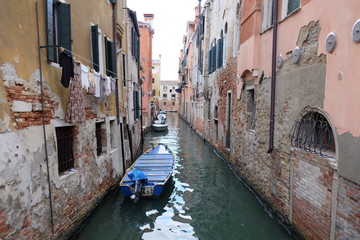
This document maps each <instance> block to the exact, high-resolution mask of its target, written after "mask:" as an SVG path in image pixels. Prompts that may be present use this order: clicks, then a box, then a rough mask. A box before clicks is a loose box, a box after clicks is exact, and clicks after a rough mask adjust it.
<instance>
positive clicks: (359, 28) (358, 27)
mask: <svg viewBox="0 0 360 240" xmlns="http://www.w3.org/2000/svg"><path fill="white" fill-rule="evenodd" d="M351 36H352V40H353V41H354V42H356V43H360V19H358V20H357V21H356V22H355V24H354V26H353V28H352V33H351Z"/></svg>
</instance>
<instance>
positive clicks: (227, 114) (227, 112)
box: [226, 91, 232, 148]
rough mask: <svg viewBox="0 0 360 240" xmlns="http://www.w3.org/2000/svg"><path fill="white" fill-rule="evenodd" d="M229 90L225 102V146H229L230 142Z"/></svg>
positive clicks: (230, 110)
mask: <svg viewBox="0 0 360 240" xmlns="http://www.w3.org/2000/svg"><path fill="white" fill-rule="evenodd" d="M231 108H232V106H231V91H228V93H227V104H226V127H227V131H226V148H230V143H231V112H232V109H231Z"/></svg>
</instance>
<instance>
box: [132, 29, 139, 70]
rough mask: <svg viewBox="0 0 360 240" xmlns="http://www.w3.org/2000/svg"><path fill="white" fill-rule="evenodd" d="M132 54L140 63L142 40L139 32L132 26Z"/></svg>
mask: <svg viewBox="0 0 360 240" xmlns="http://www.w3.org/2000/svg"><path fill="white" fill-rule="evenodd" d="M131 54H132V55H133V57H134V58H135V60H136V62H137V63H139V59H140V42H139V35H138V32H137V31H136V30H135V29H134V28H133V27H132V28H131Z"/></svg>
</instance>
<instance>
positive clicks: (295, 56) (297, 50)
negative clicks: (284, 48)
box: [292, 47, 300, 63]
mask: <svg viewBox="0 0 360 240" xmlns="http://www.w3.org/2000/svg"><path fill="white" fill-rule="evenodd" d="M292 59H293V62H294V63H299V62H300V48H299V47H296V48H295V49H294V52H293V57H292Z"/></svg>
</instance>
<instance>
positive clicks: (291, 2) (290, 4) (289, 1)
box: [282, 0, 300, 19]
mask: <svg viewBox="0 0 360 240" xmlns="http://www.w3.org/2000/svg"><path fill="white" fill-rule="evenodd" d="M298 8H300V0H283V3H282V19H284V18H285V17H286V16H287V15H289V14H291V13H292V12H294V11H295V10H296V9H298Z"/></svg>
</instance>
